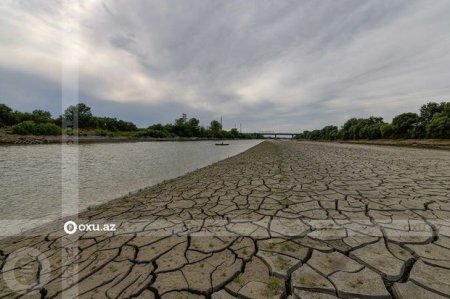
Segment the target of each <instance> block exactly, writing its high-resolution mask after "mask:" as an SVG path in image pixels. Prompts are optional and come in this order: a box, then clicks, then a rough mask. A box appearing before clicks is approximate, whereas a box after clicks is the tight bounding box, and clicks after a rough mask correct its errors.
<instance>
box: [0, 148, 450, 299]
mask: <svg viewBox="0 0 450 299" xmlns="http://www.w3.org/2000/svg"><path fill="white" fill-rule="evenodd" d="M449 182H450V152H444V151H434V150H423V149H406V148H392V147H375V146H360V145H339V144H322V143H297V142H264V143H262V144H260V145H258V146H256V147H254V148H252V149H250V150H249V151H247V152H244V153H242V154H240V155H238V156H235V157H232V158H230V159H227V160H224V161H222V162H219V163H216V164H214V165H212V166H209V167H206V168H203V169H200V170H197V171H195V172H193V173H190V174H188V175H186V176H184V177H181V178H178V179H175V180H172V181H169V182H166V183H164V184H160V185H158V186H154V187H151V188H148V189H146V190H144V191H142V192H140V193H138V194H135V195H130V196H128V197H125V198H121V199H118V200H115V201H113V202H110V203H107V204H104V205H102V206H98V207H95V208H92V209H90V210H89V211H86V212H84V213H82V214H80V215H79V218H77V219H75V218H74V221H76V222H77V223H78V224H80V223H88V224H100V225H104V224H115V225H117V229H116V231H115V232H105V231H91V232H79V231H78V232H76V233H74V234H72V235H67V234H65V233H64V231H63V229H62V227H63V221H60V222H55V223H53V224H52V225H49V226H46V227H43V228H40V229H36V230H34V231H31V232H28V233H27V234H26V235H23V236H18V237H10V238H8V239H4V240H1V241H0V250H1V252H0V253H1V255H0V265H1V270H0V274H1V275H0V290H1V291H0V297H1V298H3V297H16V296H21V295H24V296H25V297H27V298H34V297H36V298H39V297H45V298H55V297H56V298H59V297H64V298H71V297H82V298H118V297H139V298H205V297H206V298H215V299H217V298H224V299H225V298H235V297H238V298H280V297H281V298H285V297H291V298H336V297H339V298H355V297H356V298H389V297H395V298H443V297H450V183H449Z"/></svg>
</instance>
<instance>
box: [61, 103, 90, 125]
mask: <svg viewBox="0 0 450 299" xmlns="http://www.w3.org/2000/svg"><path fill="white" fill-rule="evenodd" d="M63 119H64V120H65V121H66V122H74V121H76V120H78V127H79V128H83V129H85V128H93V127H95V124H94V119H93V116H92V112H91V107H89V106H87V105H86V104H84V103H79V104H76V105H72V106H69V107H68V108H67V109H66V110H65V111H64V114H63Z"/></svg>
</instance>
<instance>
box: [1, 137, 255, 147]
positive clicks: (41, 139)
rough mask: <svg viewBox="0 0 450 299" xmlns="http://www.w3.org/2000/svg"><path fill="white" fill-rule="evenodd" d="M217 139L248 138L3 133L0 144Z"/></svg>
mask: <svg viewBox="0 0 450 299" xmlns="http://www.w3.org/2000/svg"><path fill="white" fill-rule="evenodd" d="M217 140H249V139H219V138H198V137H192V138H184V137H174V138H151V137H140V138H135V137H122V136H116V137H106V136H79V137H71V136H33V135H27V136H22V135H5V136H0V145H33V144H62V143H64V144H65V143H68V144H72V143H117V142H167V141H217Z"/></svg>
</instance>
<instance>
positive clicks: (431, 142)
mask: <svg viewBox="0 0 450 299" xmlns="http://www.w3.org/2000/svg"><path fill="white" fill-rule="evenodd" d="M298 141H300V142H326V143H328V142H332V143H341V144H366V145H389V146H401V147H416V148H430V149H443V150H450V139H375V140H368V139H367V140H366V139H365V140H334V141H330V140H317V141H311V140H298Z"/></svg>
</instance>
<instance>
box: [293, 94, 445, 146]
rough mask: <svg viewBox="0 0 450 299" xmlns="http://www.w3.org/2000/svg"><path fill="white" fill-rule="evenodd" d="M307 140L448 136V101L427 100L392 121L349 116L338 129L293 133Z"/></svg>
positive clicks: (335, 127) (372, 117)
mask: <svg viewBox="0 0 450 299" xmlns="http://www.w3.org/2000/svg"><path fill="white" fill-rule="evenodd" d="M296 138H298V139H309V140H336V139H343V140H358V139H380V138H384V139H411V138H417V139H422V138H445V139H447V138H450V102H441V103H435V102H430V103H427V104H425V105H423V106H422V107H421V108H420V114H417V113H413V112H407V113H402V114H399V115H397V116H396V117H394V118H393V119H392V122H391V123H386V122H384V121H383V118H382V117H374V116H371V117H369V118H351V119H349V120H347V121H346V122H345V123H344V125H343V126H342V127H341V128H340V129H339V128H338V127H337V126H326V127H324V128H322V129H320V130H313V131H304V132H302V133H300V134H298V135H297V136H296Z"/></svg>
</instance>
